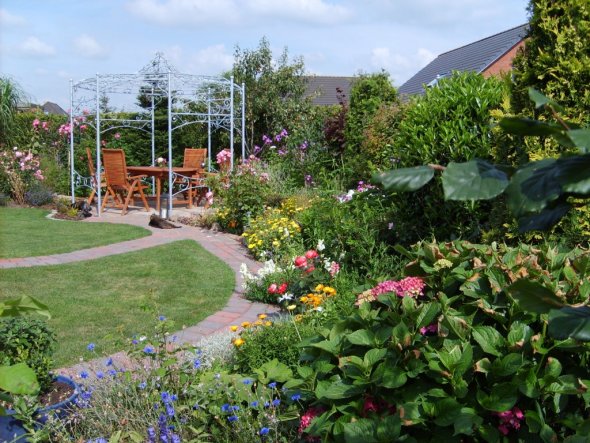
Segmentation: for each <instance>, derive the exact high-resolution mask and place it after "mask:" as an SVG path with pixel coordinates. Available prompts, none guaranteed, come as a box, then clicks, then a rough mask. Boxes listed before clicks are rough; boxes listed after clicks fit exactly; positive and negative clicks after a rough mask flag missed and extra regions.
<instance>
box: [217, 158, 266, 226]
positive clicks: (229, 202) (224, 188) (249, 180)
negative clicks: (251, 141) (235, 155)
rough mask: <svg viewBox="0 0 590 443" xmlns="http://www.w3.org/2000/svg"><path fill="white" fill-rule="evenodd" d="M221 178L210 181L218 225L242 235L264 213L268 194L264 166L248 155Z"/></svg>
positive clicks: (222, 174)
mask: <svg viewBox="0 0 590 443" xmlns="http://www.w3.org/2000/svg"><path fill="white" fill-rule="evenodd" d="M220 176H221V177H218V178H216V181H215V180H214V179H212V180H211V181H210V182H209V185H210V186H211V187H212V188H213V192H214V193H215V195H216V197H217V199H216V204H218V205H219V211H218V221H219V224H220V225H221V227H222V228H223V229H224V230H227V231H229V232H237V233H241V232H242V231H243V229H244V226H247V225H248V223H249V222H250V220H251V219H253V218H255V217H256V216H258V215H259V214H260V213H262V211H263V210H264V207H265V204H266V196H267V195H268V194H269V192H270V186H269V184H268V176H267V174H266V171H265V169H264V165H263V164H262V162H261V161H260V160H259V159H257V158H256V157H253V156H251V157H250V158H249V159H247V160H246V161H245V162H243V163H241V164H240V165H239V166H238V167H236V168H235V169H234V171H232V172H225V173H221V174H220Z"/></svg>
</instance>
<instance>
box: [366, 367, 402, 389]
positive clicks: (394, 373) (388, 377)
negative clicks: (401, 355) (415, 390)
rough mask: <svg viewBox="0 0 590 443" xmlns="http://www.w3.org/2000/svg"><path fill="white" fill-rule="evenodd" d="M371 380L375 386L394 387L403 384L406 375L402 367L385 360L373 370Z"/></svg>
mask: <svg viewBox="0 0 590 443" xmlns="http://www.w3.org/2000/svg"><path fill="white" fill-rule="evenodd" d="M373 380H374V382H375V384H376V385H377V386H381V387H384V388H390V389H395V388H399V387H400V386H403V385H404V384H405V383H406V381H407V380H408V377H407V375H406V373H405V372H404V370H403V369H402V368H400V367H399V366H394V365H392V364H391V362H387V361H385V362H383V363H381V364H380V365H379V366H378V367H377V369H376V370H375V371H374V373H373Z"/></svg>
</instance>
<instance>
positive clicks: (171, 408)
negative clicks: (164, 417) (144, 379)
mask: <svg viewBox="0 0 590 443" xmlns="http://www.w3.org/2000/svg"><path fill="white" fill-rule="evenodd" d="M166 414H168V417H174V415H175V414H176V411H175V410H174V406H173V405H172V403H166Z"/></svg>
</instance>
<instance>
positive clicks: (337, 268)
mask: <svg viewBox="0 0 590 443" xmlns="http://www.w3.org/2000/svg"><path fill="white" fill-rule="evenodd" d="M329 272H330V275H331V276H332V277H334V276H335V275H336V274H338V273H339V272H340V265H339V264H338V263H337V262H335V261H333V262H332V263H331V264H330V271H329Z"/></svg>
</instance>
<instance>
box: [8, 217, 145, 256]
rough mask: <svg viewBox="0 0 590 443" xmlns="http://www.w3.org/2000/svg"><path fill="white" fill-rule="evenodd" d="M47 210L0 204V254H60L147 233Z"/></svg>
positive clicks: (122, 225)
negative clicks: (57, 217) (55, 216)
mask: <svg viewBox="0 0 590 443" xmlns="http://www.w3.org/2000/svg"><path fill="white" fill-rule="evenodd" d="M47 214H49V211H47V210H43V209H36V208H0V258H19V257H34V256H38V255H50V254H62V253H65V252H72V251H77V250H80V249H87V248H92V247H95V246H103V245H108V244H111V243H118V242H121V241H125V240H133V239H136V238H141V237H146V236H148V235H150V231H149V230H148V229H144V228H140V227H137V226H130V225H125V224H112V223H82V222H79V221H67V220H51V219H48V218H46V215H47Z"/></svg>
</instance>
